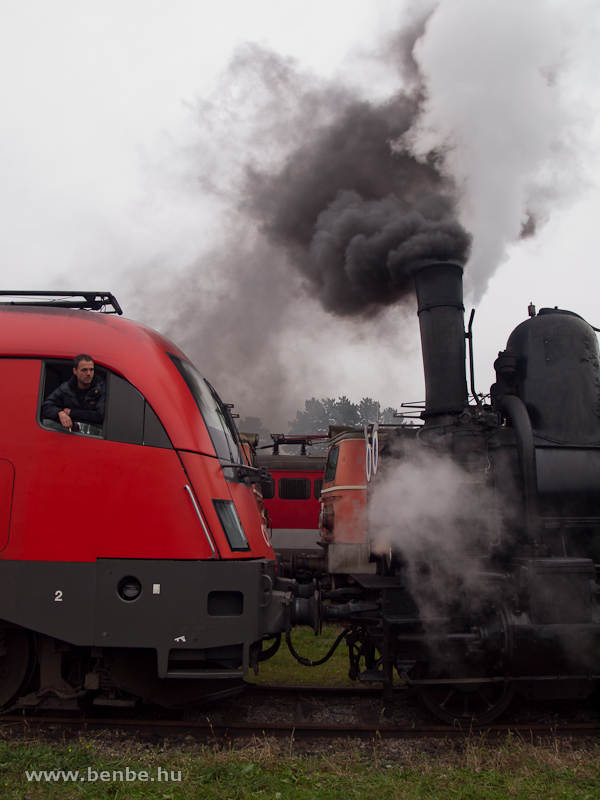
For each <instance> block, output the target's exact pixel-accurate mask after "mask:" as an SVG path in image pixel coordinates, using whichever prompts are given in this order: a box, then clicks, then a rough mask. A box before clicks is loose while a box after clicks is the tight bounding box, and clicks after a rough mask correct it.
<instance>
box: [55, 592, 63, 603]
mask: <svg viewBox="0 0 600 800" xmlns="http://www.w3.org/2000/svg"><path fill="white" fill-rule="evenodd" d="M54 602H55V603H62V592H61V590H60V589H57V590H56V591H55V592H54Z"/></svg>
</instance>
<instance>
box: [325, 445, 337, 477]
mask: <svg viewBox="0 0 600 800" xmlns="http://www.w3.org/2000/svg"><path fill="white" fill-rule="evenodd" d="M339 455H340V448H339V447H332V448H331V450H330V451H329V455H328V456H327V464H326V465H325V474H324V475H323V480H324V481H332V480H333V479H334V478H335V471H336V469H337V463H338V457H339Z"/></svg>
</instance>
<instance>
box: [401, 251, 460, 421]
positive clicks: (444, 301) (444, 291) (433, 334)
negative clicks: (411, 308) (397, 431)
mask: <svg viewBox="0 0 600 800" xmlns="http://www.w3.org/2000/svg"><path fill="white" fill-rule="evenodd" d="M462 274H463V268H462V266H461V265H460V264H456V263H453V262H440V263H433V264H425V265H423V266H419V267H417V268H416V269H415V271H414V273H413V276H414V281H415V288H416V292H417V301H418V314H419V327H420V330H421V349H422V351H423V368H424V372H425V411H424V412H423V413H422V414H421V416H422V418H423V419H424V420H425V421H426V424H427V422H428V420H429V419H430V418H431V417H434V416H439V415H445V414H460V413H461V412H462V410H463V409H464V407H465V405H466V404H467V401H468V392H467V375H466V367H465V323H464V311H465V309H464V306H463V290H462ZM437 421H439V420H437ZM432 422H433V424H435V422H436V420H433V421H432Z"/></svg>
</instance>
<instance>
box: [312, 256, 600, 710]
mask: <svg viewBox="0 0 600 800" xmlns="http://www.w3.org/2000/svg"><path fill="white" fill-rule="evenodd" d="M462 273H463V269H462V266H461V265H460V264H454V263H430V264H425V265H421V266H420V267H419V268H418V269H416V270H415V272H414V281H415V287H416V294H417V301H418V314H419V324H420V330H421V342H422V351H423V360H424V372H425V384H426V400H425V406H424V408H423V409H422V412H421V415H420V416H421V418H422V424H420V425H418V426H397V427H380V426H378V425H377V423H374V424H372V425H371V426H369V428H368V429H367V430H365V432H364V433H363V434H362V436H361V434H360V433H359V432H358V431H357V432H352V431H349V432H345V433H343V434H341V435H340V436H338V437H337V438H336V439H334V440H333V441H332V443H331V445H330V449H329V454H328V462H327V466H326V468H325V475H324V483H323V490H322V498H323V511H322V515H321V536H322V544H323V547H324V549H325V552H326V554H327V555H328V556H329V568H330V570H331V571H332V572H333V573H337V578H338V581H337V588H335V589H334V590H333V591H332V592H330V593H329V594H328V595H327V594H326V595H325V597H328V599H329V603H328V604H327V605H326V606H324V609H323V613H324V615H325V616H327V617H329V618H337V619H344V620H346V621H347V623H349V627H350V633H349V635H348V637H347V642H348V644H349V648H350V664H351V675H353V676H354V677H356V678H359V679H360V680H363V681H372V682H380V683H382V684H383V686H384V691H386V692H387V693H388V694H391V691H392V688H393V682H394V674H398V675H400V677H401V678H402V679H403V680H404V681H405V682H406V683H408V684H409V685H411V686H412V687H414V690H415V691H416V693H417V694H418V696H419V697H420V698H421V699H422V701H423V702H424V703H425V705H426V706H427V707H428V708H429V709H430V710H431V711H432V712H433V713H434V714H435V715H437V716H438V717H439V718H441V719H443V720H445V721H455V720H459V721H461V722H465V723H468V722H472V721H477V722H481V723H485V722H489V721H490V720H492V719H494V718H495V717H496V716H497V715H498V714H500V713H501V711H502V710H503V709H505V708H506V706H507V705H508V703H509V702H510V700H511V698H512V697H513V696H514V694H515V693H520V694H522V695H526V696H529V697H538V698H576V697H586V696H588V695H590V694H591V693H592V691H593V690H594V689H596V688H597V686H598V681H599V680H600V603H599V593H600V586H599V580H598V574H599V570H600V567H599V566H598V565H599V563H600V367H599V360H598V342H597V339H596V335H595V333H594V329H593V328H592V327H591V326H590V325H589V324H588V323H587V322H586V321H585V320H583V319H582V318H581V317H580V316H578V315H577V314H574V313H572V312H569V311H563V310H560V309H558V308H553V309H542V310H540V311H539V313H537V314H536V313H535V310H534V309H532V308H531V309H530V314H531V316H530V318H529V319H527V320H526V321H525V322H523V323H521V324H520V325H519V326H518V327H517V328H516V329H515V330H514V331H513V333H512V334H511V336H510V338H509V340H508V344H507V346H506V349H505V350H503V351H502V352H500V353H499V356H498V359H497V360H496V362H495V370H496V375H497V378H496V382H495V384H494V385H493V386H492V388H491V393H490V396H489V400H488V401H486V402H484V400H483V399H482V398H481V397H477V396H476V395H475V394H474V393H473V399H472V400H471V402H469V393H468V390H467V381H466V365H465V361H466V359H465V342H466V337H467V335H466V334H465V330H464V307H463V296H462ZM361 440H362V444H361ZM342 463H343V464H344V468H343V469H341V468H340V466H341V465H342ZM349 470H350V471H349ZM342 473H343V474H342ZM338 474H339V475H340V477H339V479H338V478H337V475H338ZM351 493H354V495H355V500H356V502H355V504H354V505H355V506H356V507H357V508H360V513H355V512H350V511H347V510H346V509H347V508H348V507H349V504H350V499H349V495H350V494H351ZM352 513H354V516H352ZM348 564H351V565H352V569H351V570H348V568H347V565H348Z"/></svg>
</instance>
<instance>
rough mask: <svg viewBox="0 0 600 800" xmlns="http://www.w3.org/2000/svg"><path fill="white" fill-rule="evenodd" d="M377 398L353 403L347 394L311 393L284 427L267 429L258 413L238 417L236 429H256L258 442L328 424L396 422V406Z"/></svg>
mask: <svg viewBox="0 0 600 800" xmlns="http://www.w3.org/2000/svg"><path fill="white" fill-rule="evenodd" d="M378 406H379V403H377V401H376V400H373V399H372V398H371V397H363V399H362V400H361V401H360V402H358V403H353V402H352V401H351V400H350V399H349V398H347V397H346V396H344V397H338V399H337V400H336V399H335V398H333V397H322V398H321V399H320V400H318V399H317V398H316V397H311V398H310V400H305V401H304V410H301V409H298V411H296V416H295V417H294V419H293V420H291V421H290V422H289V423H288V430H287V431H269V430H268V428H267V427H266V426H265V425H263V423H262V421H261V419H260V418H259V417H244V419H241V420H238V429H239V430H240V431H244V432H246V433H258V434H259V436H260V444H261V445H268V444H270V443H271V436H270V434H271V433H329V426H330V425H348V426H350V427H352V428H362V427H364V426H365V425H367V424H368V423H371V422H375V421H376V420H377V419H378V420H379V422H385V423H391V422H399V419H398V418H397V417H396V418H395V417H394V415H397V414H398V412H397V410H396V409H395V408H391V407H389V406H388V407H387V408H384V409H379V413H378Z"/></svg>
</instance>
